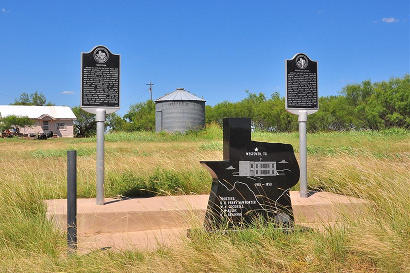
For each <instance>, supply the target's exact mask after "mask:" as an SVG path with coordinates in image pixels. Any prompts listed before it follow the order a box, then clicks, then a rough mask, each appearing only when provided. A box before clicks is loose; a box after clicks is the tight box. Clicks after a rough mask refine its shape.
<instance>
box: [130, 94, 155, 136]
mask: <svg viewBox="0 0 410 273" xmlns="http://www.w3.org/2000/svg"><path fill="white" fill-rule="evenodd" d="M124 120H126V121H127V122H126V123H124V124H123V130H124V131H153V130H154V129H155V103H154V102H153V101H152V100H147V101H146V102H141V103H137V104H134V105H131V106H130V109H129V111H128V112H127V113H126V114H125V115H124Z"/></svg>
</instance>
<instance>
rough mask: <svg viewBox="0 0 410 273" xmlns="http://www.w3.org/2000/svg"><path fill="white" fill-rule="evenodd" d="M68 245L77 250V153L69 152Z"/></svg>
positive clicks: (69, 247)
mask: <svg viewBox="0 0 410 273" xmlns="http://www.w3.org/2000/svg"><path fill="white" fill-rule="evenodd" d="M67 245H68V249H69V251H71V250H75V249H77V151H67Z"/></svg>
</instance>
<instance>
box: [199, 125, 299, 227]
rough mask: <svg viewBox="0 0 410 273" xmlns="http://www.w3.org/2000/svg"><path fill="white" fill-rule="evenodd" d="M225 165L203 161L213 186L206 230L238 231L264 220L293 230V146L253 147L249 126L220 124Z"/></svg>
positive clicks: (295, 175)
mask: <svg viewBox="0 0 410 273" xmlns="http://www.w3.org/2000/svg"><path fill="white" fill-rule="evenodd" d="M223 138H224V143H223V161H201V164H203V165H204V166H206V167H207V169H208V170H209V171H210V173H211V175H212V177H213V181H212V189H211V194H210V196H209V201H208V208H207V211H206V217H205V227H206V228H207V229H208V230H211V229H214V228H221V227H222V228H236V227H243V226H246V225H249V224H250V223H252V221H253V220H255V219H256V218H264V219H265V220H267V221H273V222H275V223H277V224H278V225H282V226H285V227H290V226H292V225H293V213H292V205H291V200H290V196H289V191H290V189H291V187H293V186H294V185H296V183H297V182H298V180H299V166H298V162H297V161H296V158H295V154H294V152H293V148H292V145H290V144H283V143H267V142H256V141H251V120H250V119H248V118H225V119H224V120H223Z"/></svg>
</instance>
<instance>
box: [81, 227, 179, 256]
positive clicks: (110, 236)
mask: <svg viewBox="0 0 410 273" xmlns="http://www.w3.org/2000/svg"><path fill="white" fill-rule="evenodd" d="M186 237H187V229H186V228H173V229H155V230H145V231H134V232H117V233H100V234H93V235H83V236H79V237H78V251H79V252H80V253H88V252H90V251H92V250H99V249H110V250H136V249H137V250H155V249H158V248H159V247H162V246H166V247H169V246H175V245H178V244H181V243H182V242H183V240H184V238H186Z"/></svg>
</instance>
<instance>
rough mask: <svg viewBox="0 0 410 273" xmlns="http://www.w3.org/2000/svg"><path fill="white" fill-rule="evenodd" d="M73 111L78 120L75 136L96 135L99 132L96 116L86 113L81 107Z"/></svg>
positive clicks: (75, 125) (75, 123)
mask: <svg viewBox="0 0 410 273" xmlns="http://www.w3.org/2000/svg"><path fill="white" fill-rule="evenodd" d="M72 110H73V112H74V115H75V116H76V118H77V119H76V120H75V121H74V135H75V136H76V137H89V136H93V135H95V133H96V130H97V123H96V121H95V115H94V114H91V113H88V112H86V111H84V110H83V109H81V107H80V106H76V107H73V108H72Z"/></svg>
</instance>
